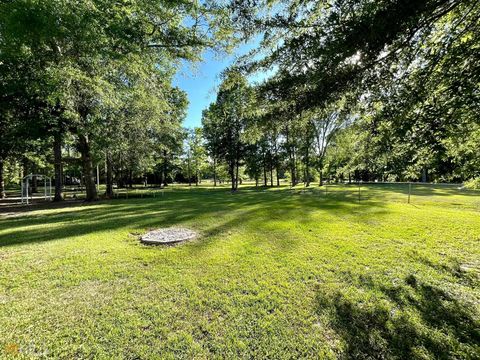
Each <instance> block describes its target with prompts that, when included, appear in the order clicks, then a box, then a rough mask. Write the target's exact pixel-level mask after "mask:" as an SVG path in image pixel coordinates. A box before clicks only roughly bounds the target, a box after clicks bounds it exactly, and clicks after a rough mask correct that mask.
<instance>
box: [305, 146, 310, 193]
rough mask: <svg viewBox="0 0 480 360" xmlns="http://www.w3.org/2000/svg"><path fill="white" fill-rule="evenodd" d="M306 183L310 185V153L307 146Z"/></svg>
mask: <svg viewBox="0 0 480 360" xmlns="http://www.w3.org/2000/svg"><path fill="white" fill-rule="evenodd" d="M305 185H306V186H307V187H308V186H310V154H309V151H308V147H307V152H306V156H305Z"/></svg>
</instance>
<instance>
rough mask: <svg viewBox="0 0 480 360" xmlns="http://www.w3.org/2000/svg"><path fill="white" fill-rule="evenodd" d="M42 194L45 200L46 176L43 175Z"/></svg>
mask: <svg viewBox="0 0 480 360" xmlns="http://www.w3.org/2000/svg"><path fill="white" fill-rule="evenodd" d="M43 195H44V198H45V200H47V178H46V177H45V176H44V177H43Z"/></svg>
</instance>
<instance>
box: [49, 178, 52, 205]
mask: <svg viewBox="0 0 480 360" xmlns="http://www.w3.org/2000/svg"><path fill="white" fill-rule="evenodd" d="M48 200H52V178H48Z"/></svg>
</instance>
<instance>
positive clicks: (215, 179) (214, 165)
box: [213, 157, 217, 186]
mask: <svg viewBox="0 0 480 360" xmlns="http://www.w3.org/2000/svg"><path fill="white" fill-rule="evenodd" d="M213 186H217V160H216V159H215V157H213Z"/></svg>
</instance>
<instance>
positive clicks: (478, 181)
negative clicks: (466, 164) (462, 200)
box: [465, 177, 480, 190]
mask: <svg viewBox="0 0 480 360" xmlns="http://www.w3.org/2000/svg"><path fill="white" fill-rule="evenodd" d="M465 188H467V189H474V190H480V177H476V178H473V179H471V180H468V181H467V182H466V183H465Z"/></svg>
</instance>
